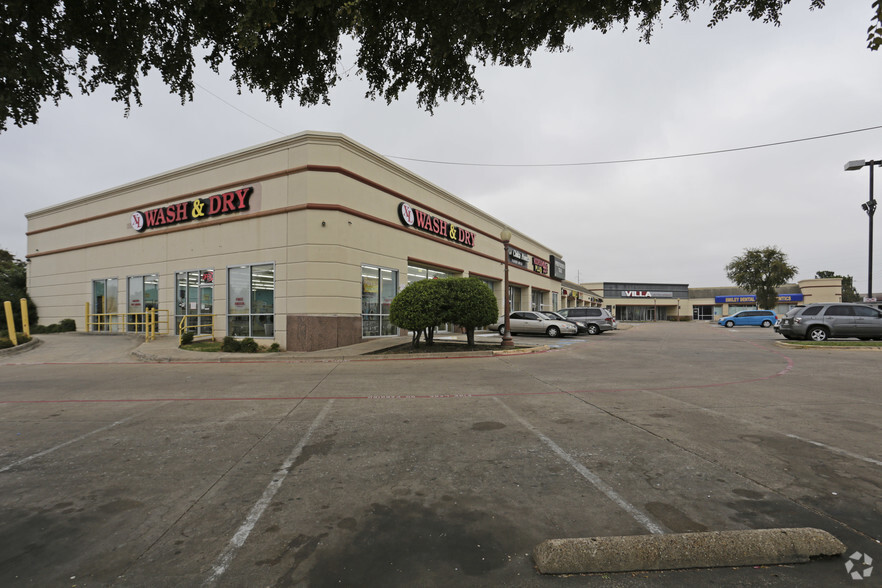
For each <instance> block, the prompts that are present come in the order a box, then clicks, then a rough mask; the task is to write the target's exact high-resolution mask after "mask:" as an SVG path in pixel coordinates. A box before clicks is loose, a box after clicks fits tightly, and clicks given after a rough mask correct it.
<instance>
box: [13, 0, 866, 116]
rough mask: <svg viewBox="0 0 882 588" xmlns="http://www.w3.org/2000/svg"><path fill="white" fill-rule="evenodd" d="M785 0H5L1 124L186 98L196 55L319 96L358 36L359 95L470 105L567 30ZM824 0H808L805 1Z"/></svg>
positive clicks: (255, 83)
mask: <svg viewBox="0 0 882 588" xmlns="http://www.w3.org/2000/svg"><path fill="white" fill-rule="evenodd" d="M789 3H790V0H617V1H616V2H610V1H609V0H560V1H558V2H536V1H534V0H471V1H469V2H446V1H445V2H441V1H439V0H423V1H419V2H402V1H400V0H213V1H209V0H191V1H190V2H175V1H173V0H152V1H150V2H143V1H137V0H81V1H73V0H40V1H35V0H10V1H9V2H5V3H3V4H2V6H0V131H3V130H6V128H7V125H8V123H9V122H10V121H11V122H12V123H14V124H15V125H17V126H23V125H26V124H31V123H34V122H36V121H37V119H38V116H39V112H40V108H41V107H42V105H43V103H44V102H46V101H50V100H51V101H53V102H54V103H55V104H58V102H59V100H60V99H62V98H63V97H64V96H71V88H70V86H71V83H75V84H76V86H78V88H79V90H80V92H82V93H84V94H89V93H91V92H94V91H95V90H96V89H98V88H99V87H101V86H105V85H106V86H110V87H112V88H113V92H114V94H113V100H116V101H119V102H122V103H123V104H125V108H126V112H128V110H129V109H130V108H131V106H132V102H133V101H134V103H135V104H137V105H139V106H140V105H141V92H140V87H139V79H140V78H141V77H142V76H145V75H147V74H148V72H150V71H152V70H156V71H158V72H159V74H160V76H161V77H162V80H163V82H164V83H165V84H166V85H167V86H168V87H169V89H170V91H171V92H173V93H175V94H177V95H178V96H180V98H181V101H182V102H183V101H185V100H188V99H189V100H192V99H193V93H194V84H193V73H194V71H195V68H196V60H197V58H201V59H204V60H205V62H206V63H208V65H209V66H210V67H211V68H212V69H213V70H214V71H215V72H218V71H219V67H220V65H221V64H222V63H224V62H228V63H229V64H230V65H232V67H233V75H232V79H233V80H234V81H235V82H236V84H237V86H238V87H239V88H240V90H241V88H242V87H243V86H245V87H246V88H248V90H251V91H258V92H261V93H263V94H265V95H266V97H267V99H269V100H273V101H275V102H277V103H278V104H279V105H281V104H282V103H283V101H284V100H285V99H286V98H292V99H295V100H299V101H300V104H301V105H314V104H318V103H329V93H330V90H331V88H333V87H334V85H335V84H336V82H337V81H338V80H340V79H341V77H342V75H343V74H342V73H341V72H342V71H343V69H344V68H346V66H347V65H348V64H342V63H341V55H340V54H341V47H342V43H341V39H342V38H344V37H347V36H348V37H352V38H354V39H355V40H356V41H357V43H358V49H357V55H356V63H355V67H356V68H357V70H356V72H357V75H359V76H360V77H362V78H363V79H364V80H365V81H366V82H367V92H366V96H367V97H369V98H372V99H376V98H382V99H384V100H386V101H387V102H391V101H393V100H395V99H397V98H398V96H399V94H400V93H401V92H403V91H405V90H406V89H408V88H410V87H414V88H416V90H417V103H418V105H419V106H420V107H421V108H424V109H426V110H428V111H432V110H433V108H434V107H436V106H437V105H438V101H439V100H455V101H459V102H463V103H464V102H474V101H475V100H477V99H478V98H479V97H480V95H481V88H480V86H479V84H478V81H477V79H476V72H477V66H478V65H487V64H491V65H504V66H524V67H529V66H530V58H531V56H532V55H533V53H534V52H535V51H537V50H538V49H540V48H546V49H548V50H551V51H562V50H565V49H566V34H567V33H569V32H572V31H575V30H578V29H582V28H586V27H588V28H591V29H594V30H596V31H599V32H601V33H607V32H609V31H610V30H612V29H613V28H614V27H617V26H621V27H622V28H627V27H628V26H632V25H634V24H635V23H636V28H637V29H638V31H639V32H640V36H641V39H642V40H643V41H645V42H648V41H649V40H650V38H651V36H652V34H653V31H654V28H655V27H656V26H657V25H658V23H659V22H661V20H662V18H665V17H678V18H681V19H683V20H688V19H689V16H690V15H691V14H692V13H694V12H695V11H697V10H698V9H699V8H701V7H702V6H703V5H704V6H708V7H709V8H710V10H711V15H712V16H711V19H710V22H709V23H708V26H714V25H716V24H718V23H719V22H721V21H723V20H725V19H726V18H728V17H729V16H730V15H732V14H733V13H746V14H747V15H748V16H749V17H750V18H751V19H753V20H762V21H764V22H766V23H771V24H774V25H778V24H780V16H781V11H782V8H783V7H784V5H786V4H789ZM824 3H825V0H811V2H810V4H809V7H810V8H811V9H815V8H822V7H823V6H824ZM873 11H874V15H873V17H872V21H871V26H870V28H869V30H868V39H867V40H868V46H869V48H870V49H871V50H877V49H878V48H879V46H880V45H882V6H880V0H875V2H874V3H873Z"/></svg>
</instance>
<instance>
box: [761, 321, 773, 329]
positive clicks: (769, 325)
mask: <svg viewBox="0 0 882 588" xmlns="http://www.w3.org/2000/svg"><path fill="white" fill-rule="evenodd" d="M771 326H772V321H763V328H764V329H768V328H769V327H771Z"/></svg>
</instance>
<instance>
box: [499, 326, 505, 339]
mask: <svg viewBox="0 0 882 588" xmlns="http://www.w3.org/2000/svg"><path fill="white" fill-rule="evenodd" d="M499 334H500V335H502V336H503V337H505V325H499Z"/></svg>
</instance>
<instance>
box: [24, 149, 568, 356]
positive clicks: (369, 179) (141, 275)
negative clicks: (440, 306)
mask: <svg viewBox="0 0 882 588" xmlns="http://www.w3.org/2000/svg"><path fill="white" fill-rule="evenodd" d="M96 171H97V170H96ZM27 221H28V260H29V266H28V290H29V292H30V294H31V297H32V298H33V300H34V302H35V303H36V305H37V307H38V309H39V312H40V321H41V323H44V324H48V323H52V322H57V321H58V320H60V319H62V318H75V319H76V321H77V328H78V329H79V330H122V329H125V330H130V331H131V330H135V331H137V330H139V329H141V328H143V326H142V325H141V324H140V322H139V321H141V320H142V319H143V317H144V316H146V314H147V311H149V310H151V309H155V310H156V311H158V313H159V317H160V321H161V322H162V324H163V325H168V329H169V331H170V332H172V333H174V332H177V325H179V324H180V323H181V321H182V320H183V321H184V323H183V324H205V325H208V324H209V323H210V322H211V321H212V320H213V325H214V335H215V336H224V335H227V334H229V335H233V336H236V337H254V338H255V339H264V341H261V342H262V343H264V344H266V343H269V342H272V341H275V342H278V343H279V344H280V346H281V347H282V348H283V349H289V350H314V349H322V348H330V347H337V346H341V345H347V344H351V343H356V342H358V341H360V340H362V338H363V337H373V336H388V335H395V334H397V329H395V327H394V326H392V325H391V324H389V322H388V312H389V304H390V302H391V300H392V298H393V297H394V295H395V294H396V293H397V292H399V291H400V290H401V289H402V288H404V287H405V286H406V285H407V284H408V283H409V282H412V281H414V280H419V279H430V278H434V277H441V276H477V277H479V278H481V279H482V280H484V281H485V282H486V283H487V285H488V286H489V287H490V288H491V289H492V290H493V292H494V294H495V295H496V296H497V299H498V300H500V305H499V306H500V308H502V306H503V305H502V303H501V301H502V299H503V286H502V280H503V269H504V266H503V256H504V255H505V251H506V249H505V247H504V245H503V243H502V241H501V238H500V234H501V232H502V230H503V228H504V227H503V225H502V223H500V222H499V221H497V220H496V219H494V218H493V217H491V216H490V215H488V214H486V213H484V212H483V211H481V210H479V209H477V208H475V207H474V206H472V205H470V204H468V203H467V202H465V201H463V200H461V199H459V198H457V197H456V196H454V195H452V194H450V193H448V192H446V191H444V190H442V189H441V188H439V187H437V186H434V185H432V184H431V183H429V182H427V181H426V180H424V179H422V178H420V177H419V176H417V175H415V174H413V173H411V172H410V171H408V170H407V169H405V168H403V167H401V166H400V165H397V164H396V163H394V162H392V161H390V160H388V159H386V158H384V157H382V156H380V155H379V154H377V153H375V152H373V151H371V150H370V149H368V148H366V147H364V146H362V145H360V144H358V143H356V142H354V141H352V140H351V139H349V138H347V137H345V136H343V135H340V134H332V133H318V132H304V133H300V134H297V135H294V136H290V137H287V138H284V139H280V140H277V141H272V142H269V143H265V144H262V145H258V146H256V147H252V148H249V149H245V150H242V151H238V152H235V153H231V154H228V155H224V156H221V157H217V158H214V159H210V160H208V161H203V162H201V163H196V164H193V165H188V166H186V167H182V168H180V169H176V170H173V171H169V172H166V173H162V174H159V175H156V176H153V177H149V178H146V179H143V180H139V181H136V182H132V183H130V184H126V185H124V186H120V187H117V188H113V189H110V190H106V191H103V192H99V193H97V194H92V195H90V196H86V197H83V198H79V199H76V200H72V201H69V202H65V203H63V204H59V205H57V206H52V207H49V208H44V209H42V210H37V211H34V212H31V213H29V214H28V215H27ZM512 233H513V236H512V239H511V249H510V253H509V261H510V282H511V294H512V300H513V303H512V309H513V310H517V309H527V308H531V307H532V308H557V307H558V306H559V305H560V304H559V301H558V296H559V295H560V292H561V288H560V282H561V280H562V279H563V278H564V277H565V266H564V264H563V261H562V256H561V255H560V254H559V253H558V252H556V251H554V250H551V249H549V248H548V247H546V246H544V245H542V244H541V243H538V242H536V241H535V240H533V239H531V238H530V237H528V236H527V235H525V234H522V233H519V232H517V231H515V230H512ZM87 303H88V305H89V309H90V311H89V313H90V314H88V315H87V314H86V311H85V308H86V305H87ZM117 315H118V316H125V317H126V319H125V321H124V322H117V321H116V320H115V318H114V317H115V316H117ZM205 329H207V326H206V327H205V328H204V329H203V330H205Z"/></svg>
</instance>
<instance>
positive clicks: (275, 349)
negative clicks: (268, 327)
mask: <svg viewBox="0 0 882 588" xmlns="http://www.w3.org/2000/svg"><path fill="white" fill-rule="evenodd" d="M269 350H270V351H272V352H273V353H275V352H276V351H281V350H282V349H281V347H279V344H278V343H273V344H272V345H270V346H269Z"/></svg>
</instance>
